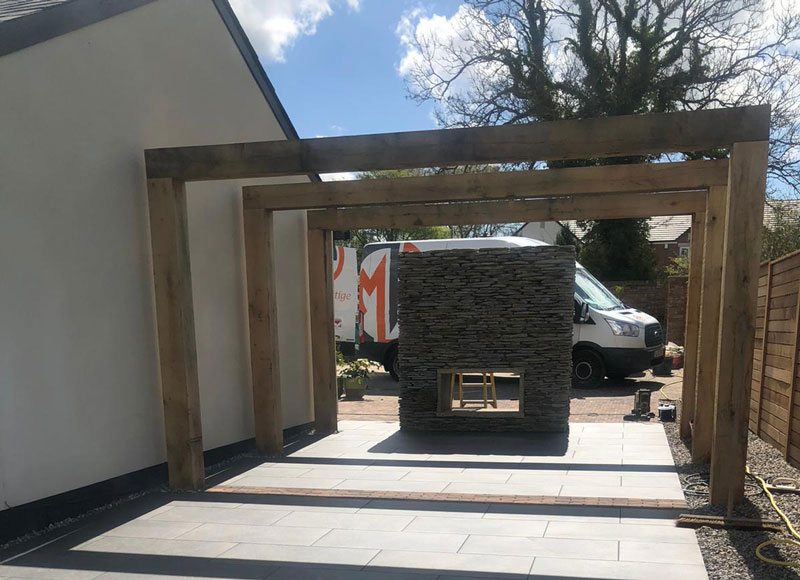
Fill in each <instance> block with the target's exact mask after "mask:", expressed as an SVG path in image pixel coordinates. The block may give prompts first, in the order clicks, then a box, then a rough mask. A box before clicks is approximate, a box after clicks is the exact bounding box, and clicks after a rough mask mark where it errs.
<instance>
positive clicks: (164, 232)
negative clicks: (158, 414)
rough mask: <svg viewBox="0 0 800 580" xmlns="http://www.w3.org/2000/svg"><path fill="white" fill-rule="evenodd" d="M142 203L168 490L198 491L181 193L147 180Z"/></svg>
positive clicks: (178, 185) (177, 186)
mask: <svg viewBox="0 0 800 580" xmlns="http://www.w3.org/2000/svg"><path fill="white" fill-rule="evenodd" d="M147 197H148V205H149V210H150V243H151V246H152V251H153V285H154V287H155V306H156V327H157V332H158V337H157V340H158V355H159V361H158V362H159V368H160V371H161V394H162V397H163V400H164V434H165V437H166V445H167V464H168V467H169V485H170V488H172V489H185V490H199V489H202V488H203V485H204V483H205V474H204V469H203V431H202V423H201V421H200V387H199V384H198V380H197V350H196V347H195V331H194V311H193V305H192V273H191V268H190V265H189V232H188V225H187V218H186V187H185V185H184V183H183V182H182V181H178V180H174V179H148V180H147Z"/></svg>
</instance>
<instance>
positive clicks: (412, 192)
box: [242, 159, 728, 211]
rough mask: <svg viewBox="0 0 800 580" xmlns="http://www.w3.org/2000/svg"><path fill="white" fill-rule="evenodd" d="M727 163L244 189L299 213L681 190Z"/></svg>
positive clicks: (253, 205) (722, 174) (716, 175)
mask: <svg viewBox="0 0 800 580" xmlns="http://www.w3.org/2000/svg"><path fill="white" fill-rule="evenodd" d="M727 181H728V160H727V159H722V160H719V161H687V162H683V163H647V164H637V165H604V166H597V167H574V168H565V169H546V170H541V171H504V172H495V173H467V174H461V175H433V176H425V177H407V178H406V177H404V178H394V179H363V180H356V181H330V182H323V183H295V184H286V185H254V186H249V187H243V188H242V191H243V196H244V207H245V209H269V210H275V211H277V210H297V209H322V208H335V207H339V208H341V207H353V206H363V205H385V204H402V203H436V202H445V201H486V200H501V199H514V198H525V197H553V196H563V195H575V194H595V193H606V192H614V193H648V192H656V191H681V190H689V189H698V188H708V187H711V186H714V185H725V184H726V183H727Z"/></svg>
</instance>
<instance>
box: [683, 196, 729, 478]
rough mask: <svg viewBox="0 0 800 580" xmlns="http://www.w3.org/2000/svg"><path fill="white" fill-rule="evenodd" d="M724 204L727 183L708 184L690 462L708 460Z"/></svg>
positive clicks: (715, 366)
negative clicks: (710, 185) (721, 185)
mask: <svg viewBox="0 0 800 580" xmlns="http://www.w3.org/2000/svg"><path fill="white" fill-rule="evenodd" d="M727 208H728V189H727V187H712V188H711V189H710V190H709V191H708V197H707V204H706V216H705V217H706V223H705V234H704V240H703V242H704V243H703V290H702V292H701V298H700V300H701V306H700V312H699V313H698V316H699V317H700V336H699V343H698V358H697V375H696V378H695V385H696V388H695V404H694V415H693V421H694V428H693V430H692V461H693V462H694V463H708V462H709V461H710V460H711V441H712V436H713V432H714V399H715V397H716V376H717V356H718V344H719V309H720V295H721V293H722V259H723V249H724V245H725V218H726V215H727V211H728V209H727Z"/></svg>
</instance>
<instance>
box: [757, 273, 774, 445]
mask: <svg viewBox="0 0 800 580" xmlns="http://www.w3.org/2000/svg"><path fill="white" fill-rule="evenodd" d="M772 266H773V264H772V262H770V263H769V264H767V288H766V293H767V300H766V303H765V304H764V328H763V329H762V332H761V352H760V355H761V356H760V357H759V359H758V362H759V367H760V368H759V371H760V376H759V379H758V384H759V386H760V388H759V390H758V398H757V399H756V400H755V416H756V435H759V434H760V433H761V400H762V399H763V396H764V377H765V372H766V370H767V365H766V364H765V363H766V358H767V349H766V344H767V335H768V333H769V314H770V304H769V303H770V296H771V295H772V281H773V276H772ZM754 364H755V361H754Z"/></svg>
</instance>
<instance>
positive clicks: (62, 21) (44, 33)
mask: <svg viewBox="0 0 800 580" xmlns="http://www.w3.org/2000/svg"><path fill="white" fill-rule="evenodd" d="M154 1H155V0H68V1H67V2H64V3H63V4H58V5H56V6H51V7H49V8H45V9H43V10H41V11H39V12H35V13H33V14H30V15H29V16H23V17H21V18H15V19H13V20H9V21H7V22H3V23H0V57H2V56H4V55H7V54H11V53H12V52H16V51H18V50H22V49H23V48H28V47H29V46H33V45H35V44H39V43H40V42H44V41H46V40H50V39H51V38H55V37H57V36H61V35H62V34H67V33H68V32H73V31H75V30H79V29H81V28H84V27H85V26H89V25H90V24H95V23H97V22H100V21H102V20H105V19H107V18H111V17H112V16H116V15H118V14H122V13H124V12H127V11H129V10H133V9H134V8H139V7H140V6H144V5H146V4H149V3H151V2H154ZM212 2H213V3H214V6H215V7H216V9H217V12H218V13H219V15H220V17H221V18H222V21H223V22H224V23H225V26H226V28H227V29H228V32H229V33H230V35H231V37H232V38H233V41H234V42H235V43H236V46H237V48H238V49H239V52H240V53H241V55H242V58H243V59H244V61H245V63H246V64H247V68H249V69H250V73H251V74H252V75H253V79H254V80H255V81H256V84H257V85H258V87H259V89H261V93H262V94H263V95H264V98H265V99H266V101H267V104H268V105H269V107H270V109H271V110H272V113H273V114H274V115H275V118H276V119H277V120H278V124H279V125H280V126H281V129H282V130H283V132H284V134H285V135H286V138H287V139H290V140H293V139H298V138H299V137H298V135H297V130H296V129H295V128H294V125H292V121H291V120H290V119H289V115H288V114H287V113H286V109H284V107H283V104H281V101H280V99H278V95H277V93H276V92H275V87H273V86H272V83H271V82H270V80H269V77H267V73H266V72H265V71H264V68H263V67H262V66H261V62H260V61H259V59H258V55H257V54H256V51H255V49H253V45H252V44H250V40H249V39H248V38H247V34H245V32H244V29H242V26H241V24H239V20H238V19H237V18H236V15H235V14H234V12H233V9H232V8H231V6H230V4H229V3H228V0H212ZM308 177H309V179H311V181H321V180H320V177H319V175H317V174H316V173H313V174H309V175H308Z"/></svg>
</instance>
